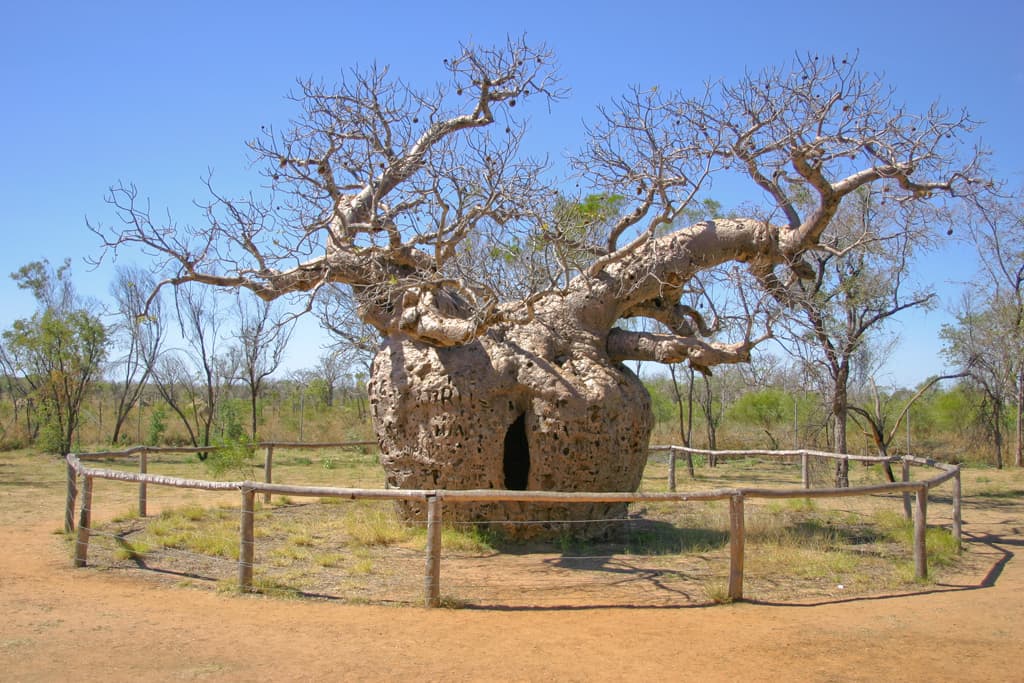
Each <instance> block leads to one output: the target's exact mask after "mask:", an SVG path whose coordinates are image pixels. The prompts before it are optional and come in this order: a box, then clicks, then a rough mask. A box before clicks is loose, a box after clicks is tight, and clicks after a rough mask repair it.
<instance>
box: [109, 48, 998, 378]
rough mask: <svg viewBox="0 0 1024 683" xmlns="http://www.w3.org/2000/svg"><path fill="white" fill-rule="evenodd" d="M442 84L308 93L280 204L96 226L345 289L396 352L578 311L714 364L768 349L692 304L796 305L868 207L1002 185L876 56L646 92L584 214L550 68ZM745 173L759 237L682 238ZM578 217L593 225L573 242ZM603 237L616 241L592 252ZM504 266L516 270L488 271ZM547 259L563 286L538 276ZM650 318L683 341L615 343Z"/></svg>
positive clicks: (267, 163)
mask: <svg viewBox="0 0 1024 683" xmlns="http://www.w3.org/2000/svg"><path fill="white" fill-rule="evenodd" d="M441 69H442V73H443V74H444V76H445V79H446V80H444V81H442V82H441V83H439V84H438V85H436V86H435V87H432V88H426V89H420V88H416V87H413V86H412V85H409V84H406V83H405V82H403V81H401V80H400V79H398V78H395V77H394V76H393V75H392V74H391V73H390V70H389V69H388V68H387V67H380V66H377V65H373V66H371V67H369V68H368V69H363V70H352V71H349V72H347V73H346V74H345V75H344V76H343V78H342V79H341V81H340V83H339V84H337V85H336V86H327V85H324V84H323V83H319V82H315V81H312V80H307V81H302V82H300V84H299V92H298V94H297V95H296V96H295V101H296V104H297V105H298V107H299V114H298V116H297V117H296V120H295V121H294V122H293V124H292V125H291V126H290V127H289V128H287V129H286V130H283V131H277V130H276V129H274V128H272V127H268V128H265V129H264V130H263V131H262V132H261V134H260V135H259V136H258V137H257V138H256V139H254V140H253V141H251V142H250V143H249V147H250V149H251V150H252V151H253V152H254V153H255V155H256V160H257V163H258V164H260V165H261V167H262V169H263V171H262V172H263V174H264V177H265V180H266V187H265V188H264V189H265V192H261V193H257V192H253V193H252V194H250V195H248V196H246V197H242V198H229V197H225V196H221V195H220V194H218V193H217V191H216V189H215V188H213V187H212V186H211V187H210V200H209V202H208V204H207V205H206V207H205V209H206V220H205V222H203V223H202V224H199V225H177V224H175V223H174V222H173V221H163V222H161V221H159V220H158V219H157V217H155V216H154V215H153V214H152V213H151V211H150V209H149V205H148V202H146V201H144V200H143V199H142V198H141V196H140V193H139V191H138V190H137V188H135V187H134V186H133V185H131V184H123V183H122V184H118V185H116V186H114V187H113V188H112V190H111V194H110V197H109V199H110V202H111V203H112V204H113V206H114V207H116V209H117V210H118V213H119V216H120V219H121V220H120V221H119V223H117V224H116V225H114V226H111V227H105V226H103V225H101V224H96V225H93V226H92V227H93V229H94V230H95V231H96V232H97V233H98V234H99V235H101V237H102V239H103V244H104V246H105V248H106V249H109V250H114V251H117V250H118V249H120V248H122V247H124V246H129V245H131V246H136V247H141V248H142V249H143V250H144V251H146V252H147V253H149V254H151V255H153V256H154V257H156V258H157V260H158V262H159V264H160V267H161V268H162V269H163V270H164V271H165V272H166V279H165V280H164V281H163V284H171V285H177V284H181V283H185V282H200V283H206V284H210V285H218V286H222V287H231V288H245V289H249V290H251V291H252V292H254V293H255V294H256V295H258V296H259V297H261V298H263V299H265V300H273V299H276V298H278V297H281V296H283V295H286V294H289V293H294V292H305V293H308V294H309V295H310V296H311V297H312V296H315V295H316V294H317V293H318V292H319V291H321V290H323V289H325V288H328V287H331V286H334V285H337V284H341V285H346V286H348V287H350V288H351V290H352V293H353V294H354V298H355V301H356V302H357V311H358V315H359V317H360V318H361V319H362V320H363V321H365V322H367V323H369V324H371V325H373V326H374V327H376V328H377V330H378V331H379V332H380V333H381V334H382V335H384V336H395V335H397V336H401V337H403V338H408V339H412V340H416V341H419V342H423V343H427V344H430V345H434V346H439V347H446V346H457V345H461V344H465V343H467V342H469V341H471V340H473V339H475V338H478V337H479V336H480V335H482V334H484V333H485V332H486V331H487V330H488V329H490V328H492V327H494V326H495V325H501V324H515V323H518V322H523V321H526V320H529V319H531V318H532V317H533V315H534V314H535V310H536V306H537V305H538V302H541V301H543V300H550V299H551V298H552V297H557V298H560V299H562V300H565V301H568V300H578V301H580V302H581V303H580V305H581V306H588V307H590V308H591V309H593V310H600V311H601V313H600V314H599V315H595V317H594V320H592V323H593V326H594V328H595V329H601V328H603V330H604V332H603V333H602V336H605V335H606V338H607V351H608V353H609V355H610V356H611V357H612V358H613V359H618V360H626V359H646V360H657V361H663V362H675V361H678V360H682V359H688V360H689V361H690V362H691V363H693V364H695V365H697V366H700V367H707V366H710V365H714V364H717V363H721V362H735V361H737V360H743V359H745V358H746V357H748V356H749V349H750V348H751V346H752V345H753V344H754V343H756V341H758V339H759V338H754V335H753V334H752V332H751V331H750V330H747V331H746V334H744V339H743V340H742V341H740V342H734V343H731V344H726V343H721V342H714V341H709V340H708V339H709V338H710V337H712V336H713V335H714V334H715V332H716V331H717V330H716V328H715V325H714V324H713V321H711V322H708V321H705V320H704V319H703V317H702V316H701V315H700V314H699V313H698V312H697V311H696V310H694V309H693V308H692V307H690V306H686V305H683V304H681V303H679V300H680V297H681V296H682V295H683V294H684V293H685V292H686V289H687V287H688V285H689V283H690V282H691V281H692V280H693V278H694V277H695V276H696V275H697V274H698V273H700V272H702V271H705V270H707V269H709V268H713V267H715V266H717V265H719V264H722V263H727V262H737V263H741V264H745V265H746V267H747V268H748V269H749V271H750V272H751V274H752V275H753V276H754V277H755V278H756V279H757V281H758V282H759V283H760V284H761V286H762V287H763V289H764V291H766V292H768V293H770V294H772V295H774V296H779V297H781V295H782V294H783V290H784V289H785V288H786V287H787V285H788V284H789V283H791V282H792V280H793V278H794V277H807V276H810V275H811V274H812V273H813V269H811V268H810V267H809V266H808V265H807V263H806V262H805V261H804V258H803V257H804V254H805V253H806V252H808V251H809V250H826V251H828V250H830V249H831V247H830V246H829V245H828V244H827V243H826V242H825V241H823V240H822V236H823V234H824V233H825V231H826V229H827V228H828V226H829V225H830V222H831V221H832V219H833V217H834V216H835V215H836V213H837V211H838V209H839V206H840V203H841V202H842V200H843V199H844V198H845V197H847V196H849V195H850V194H851V193H854V192H856V191H857V190H859V189H860V188H863V187H865V186H868V185H874V186H877V188H878V192H879V193H880V194H881V195H882V196H884V197H885V200H886V201H889V202H892V204H893V206H894V207H897V208H903V207H905V208H907V209H908V210H909V209H910V207H917V208H916V209H915V210H917V211H922V210H924V209H923V208H922V207H927V208H928V210H936V211H937V210H940V209H941V206H942V198H943V197H945V198H956V197H959V196H964V195H969V194H972V193H974V192H975V191H976V190H977V189H978V188H979V187H982V186H983V185H984V184H985V183H986V182H987V179H986V177H985V171H984V168H983V161H984V158H985V153H984V151H983V150H981V149H979V148H977V147H975V146H973V144H972V141H971V134H972V133H973V131H974V129H975V123H974V121H973V120H972V119H971V118H970V116H969V115H968V114H967V113H966V112H961V111H950V110H946V109H944V108H942V107H940V106H938V105H934V106H932V107H931V108H929V109H928V110H926V111H924V112H918V113H915V112H911V111H908V110H906V109H905V108H904V107H902V106H901V105H900V104H899V103H898V101H897V100H896V99H895V97H894V95H893V92H892V90H891V89H890V88H889V86H888V85H886V84H885V83H884V81H883V80H882V79H881V78H879V77H878V76H876V75H874V74H869V73H864V72H862V71H859V70H858V69H857V66H856V59H855V58H843V57H823V56H816V55H807V56H804V57H798V58H796V59H794V61H793V63H792V64H791V65H789V66H787V67H785V68H781V67H780V68H767V69H765V70H763V71H760V72H757V73H751V74H748V75H747V76H745V77H744V78H742V79H740V80H739V81H738V82H736V83H715V84H711V85H708V86H707V87H705V88H704V89H702V90H700V91H698V92H697V93H696V94H686V93H684V92H683V91H679V90H672V89H668V88H663V87H653V86H651V87H634V88H632V89H630V90H629V91H628V92H627V93H626V94H625V95H623V96H622V97H620V98H618V99H616V100H614V101H612V102H610V103H608V104H606V105H604V106H601V107H599V108H598V109H597V113H596V118H595V120H594V121H593V122H591V123H589V124H588V125H587V128H586V133H587V139H588V142H587V143H586V145H585V146H584V148H583V149H582V150H580V151H579V152H578V153H577V154H576V155H575V156H573V158H572V159H571V160H570V162H571V166H572V168H573V169H574V172H575V175H576V182H577V183H578V185H579V187H580V193H581V195H580V197H579V198H573V197H571V196H569V195H567V194H566V192H565V187H566V186H568V185H569V183H568V182H566V180H565V179H563V178H553V177H551V174H550V173H547V172H546V171H547V169H546V165H545V163H544V162H542V161H541V160H537V159H532V158H530V157H528V156H526V155H524V154H522V153H521V146H522V141H523V139H524V136H525V135H527V133H528V124H529V118H528V112H529V110H530V108H531V107H534V106H537V105H540V106H542V107H543V106H552V105H555V104H556V103H557V102H558V101H559V100H560V99H563V98H564V97H566V96H567V95H568V92H567V90H565V89H564V88H563V87H562V84H561V75H560V72H559V68H558V66H557V62H556V59H555V55H554V54H553V53H552V51H551V50H550V49H548V48H547V47H546V46H544V45H542V44H530V43H528V42H526V40H525V39H509V40H508V42H507V43H506V44H505V45H499V46H495V47H482V46H477V45H472V44H470V45H464V46H462V48H461V49H460V51H459V52H458V53H457V54H456V55H455V56H453V57H451V58H449V59H445V60H444V61H443V62H442V67H441ZM723 175H732V176H735V175H739V176H742V177H745V178H746V179H747V180H748V181H749V182H751V183H753V184H754V185H755V186H756V187H757V188H758V189H759V190H760V191H761V192H762V193H763V196H764V197H766V198H767V201H766V202H764V203H763V204H762V205H761V206H758V207H754V208H753V209H752V210H751V211H750V212H749V215H747V216H744V217H738V218H729V219H716V220H708V221H702V222H699V223H696V224H694V225H692V226H684V225H681V221H682V220H684V219H685V217H686V216H687V215H688V213H687V212H688V211H692V209H693V206H694V204H695V203H696V202H699V201H701V199H702V196H701V193H702V192H704V191H706V190H707V189H708V188H709V187H710V184H711V182H712V181H713V180H714V179H715V178H718V177H720V176H723ZM567 196H568V197H569V199H570V200H571V201H573V202H576V204H577V205H578V206H579V207H581V210H580V211H577V212H576V213H575V215H574V216H572V220H573V221H576V223H575V224H574V227H572V229H565V227H564V226H566V225H567V223H566V220H565V211H564V209H565V204H564V198H565V197H567ZM587 196H600V197H605V198H616V199H615V208H616V214H615V215H614V216H608V215H606V214H605V213H604V212H603V211H591V210H589V209H588V208H587V207H588V205H587V203H586V199H585V198H586V197H587ZM591 208H593V207H591ZM560 211H561V216H559V215H558V214H559V212H560ZM579 221H589V222H588V223H587V227H588V229H587V230H582V231H581V230H580V227H579ZM666 227H667V228H671V231H670V232H669V233H668V234H667V235H664V236H661V237H659V236H658V235H659V234H660V233H663V232H664V230H665V228H666ZM598 228H600V230H598ZM581 232H582V233H584V234H586V235H587V236H588V237H589V238H592V237H593V235H594V234H600V236H601V239H600V240H594V239H588V240H586V244H585V245H581V244H580V239H579V238H580V234H581ZM482 245H484V246H486V247H487V249H486V250H485V251H484V252H483V253H484V254H485V256H492V255H493V254H494V253H495V251H494V250H495V249H499V250H501V251H502V253H503V254H504V255H505V256H506V257H505V258H486V257H485V258H481V257H480V254H481V246H482ZM524 245H531V248H530V249H523V248H522V247H523V246H524ZM584 247H585V249H584ZM581 250H582V251H581ZM543 253H548V254H550V255H551V257H550V258H544V259H539V258H537V255H538V254H543ZM581 253H585V254H586V256H587V258H586V262H585V263H582V264H581V263H580V259H579V256H580V254H581ZM565 254H572V255H573V258H571V259H567V258H565ZM509 255H511V257H509ZM560 255H561V256H560ZM541 261H543V266H544V268H546V269H547V271H546V272H547V273H548V276H547V277H538V276H537V268H538V267H539V265H538V264H539V263H540V262H541ZM552 264H554V265H553V267H554V269H555V270H556V271H558V270H559V269H560V270H561V271H562V272H561V276H559V274H558V273H557V272H556V273H555V275H554V276H553V277H552V276H551V273H550V269H551V268H552ZM496 274H500V275H502V277H500V278H496V277H495V275H496ZM496 282H500V283H503V284H501V285H498V284H496ZM513 283H514V286H513ZM309 306H310V307H311V306H312V303H310V304H309ZM629 317H643V318H649V319H652V320H654V321H657V322H659V323H661V324H662V325H663V326H664V329H665V330H667V332H663V333H646V332H643V333H641V332H633V333H630V332H625V331H619V332H616V331H614V330H612V328H613V327H614V325H615V323H616V321H618V320H621V319H623V318H629Z"/></svg>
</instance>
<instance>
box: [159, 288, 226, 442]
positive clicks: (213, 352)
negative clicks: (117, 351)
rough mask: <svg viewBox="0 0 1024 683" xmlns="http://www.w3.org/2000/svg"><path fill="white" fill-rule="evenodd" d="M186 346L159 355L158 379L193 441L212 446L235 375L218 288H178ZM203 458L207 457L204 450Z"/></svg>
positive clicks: (179, 315)
mask: <svg viewBox="0 0 1024 683" xmlns="http://www.w3.org/2000/svg"><path fill="white" fill-rule="evenodd" d="M174 294H175V299H174V311H175V314H176V316H177V319H178V326H179V332H180V333H181V339H182V346H181V347H180V348H175V349H168V350H167V351H165V352H164V353H163V354H161V356H160V357H159V359H158V361H157V364H156V367H155V369H154V371H153V379H154V382H155V384H156V386H157V390H158V391H159V393H160V396H161V397H162V398H163V399H164V401H165V402H166V403H167V405H168V406H170V408H171V410H172V411H173V412H174V413H175V414H176V415H177V416H178V418H179V419H180V420H181V423H182V425H183V426H184V427H185V430H186V431H187V432H188V435H189V440H190V441H191V442H192V445H193V446H209V445H210V444H211V439H212V436H213V426H214V422H215V420H216V418H217V409H218V407H219V405H220V403H221V400H222V399H223V398H224V395H225V392H226V390H227V389H228V388H229V386H230V382H231V379H232V378H233V377H235V376H236V372H235V368H234V367H233V364H232V359H231V358H230V354H229V353H228V352H227V350H226V349H225V348H224V345H225V341H224V333H223V330H222V326H223V324H224V318H225V313H224V311H223V310H222V307H221V305H220V304H219V303H218V299H217V297H216V296H215V292H213V291H212V290H206V289H203V288H197V287H194V286H183V287H178V288H176V289H175V290H174ZM200 459H205V455H201V456H200Z"/></svg>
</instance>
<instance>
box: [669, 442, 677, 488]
mask: <svg viewBox="0 0 1024 683" xmlns="http://www.w3.org/2000/svg"><path fill="white" fill-rule="evenodd" d="M668 490H669V491H671V492H672V493H675V492H676V450H675V449H674V448H672V447H671V446H669V448H668Z"/></svg>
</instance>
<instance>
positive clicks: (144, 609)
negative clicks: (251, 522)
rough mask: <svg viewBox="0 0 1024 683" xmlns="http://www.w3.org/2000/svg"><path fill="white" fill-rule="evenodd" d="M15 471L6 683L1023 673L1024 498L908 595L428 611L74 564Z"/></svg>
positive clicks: (1001, 676)
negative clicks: (274, 594) (278, 596)
mask: <svg viewBox="0 0 1024 683" xmlns="http://www.w3.org/2000/svg"><path fill="white" fill-rule="evenodd" d="M4 476H5V475H4V468H2V467H0V613H2V614H3V620H2V623H0V679H2V680H5V681H36V680H43V681H52V680H67V679H69V678H74V679H75V680H86V681H87V680H107V681H111V680H115V681H118V680H130V679H135V680H139V679H144V680H167V681H171V680H194V679H201V680H236V681H237V680H257V679H259V680H288V679H290V680H395V679H414V678H415V679H425V680H445V681H461V680H470V681H475V680H512V681H518V680H558V681H593V680H627V679H629V680H666V679H672V680H702V681H708V680H730V681H734V680H741V679H746V680H755V681H760V680H771V679H776V678H780V677H785V678H786V679H788V680H797V681H804V680H808V681H860V680H863V681H879V680H895V679H900V680H903V681H926V680H927V681H946V680H950V681H952V680H971V681H1011V680H1024V666H1022V665H1021V663H1020V656H1019V647H1020V641H1021V633H1020V630H1021V629H1022V627H1024V621H1022V615H1024V569H1022V567H1021V565H1020V561H1019V560H1018V558H1016V557H1015V553H1016V552H1017V549H1018V548H1019V547H1020V546H1021V545H1022V544H1024V504H1020V503H1018V504H1014V505H1006V504H993V503H992V501H985V500H981V501H977V500H973V499H970V498H968V500H967V504H966V508H965V514H964V516H965V532H966V534H967V539H966V540H967V544H968V557H969V561H968V563H967V565H968V567H969V569H968V570H967V571H966V572H965V573H963V574H962V575H958V576H956V577H955V578H953V579H952V580H947V581H945V582H943V583H941V584H937V585H931V586H927V587H925V588H924V589H922V590H921V591H919V592H917V593H914V594H911V595H900V596H883V597H877V596H876V597H871V598H861V599H852V600H826V601H822V602H819V603H816V604H810V605H808V604H796V603H792V604H751V603H742V604H736V605H727V606H715V607H689V608H687V607H684V608H671V609H658V608H617V609H587V608H584V609H566V608H561V609H528V608H527V609H509V610H483V609H460V610H447V609H441V610H426V609H420V608H394V607H367V606H349V605H339V604H335V603H326V602H310V601H296V600H275V599H269V598H263V597H238V596H232V595H225V594H218V593H215V592H211V591H203V590H195V589H188V588H178V587H173V586H167V585H162V584H158V583H154V582H151V581H140V580H138V579H137V578H132V577H129V576H124V575H122V574H119V573H116V572H103V571H98V570H95V569H81V570H76V569H73V568H72V567H71V566H70V562H69V559H68V556H67V552H66V548H65V546H64V544H63V541H62V540H61V538H60V536H59V535H56V534H55V533H54V532H55V531H56V530H57V529H58V528H59V526H60V525H61V522H62V512H61V510H62V496H63V492H62V491H61V489H60V486H59V484H55V482H54V481H52V480H46V481H42V480H41V481H39V482H32V481H16V482H15V481H10V480H8V481H4ZM1017 500H1019V498H1018V499H1017Z"/></svg>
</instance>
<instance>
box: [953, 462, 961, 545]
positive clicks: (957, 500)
mask: <svg viewBox="0 0 1024 683" xmlns="http://www.w3.org/2000/svg"><path fill="white" fill-rule="evenodd" d="M953 540H955V541H956V550H957V552H960V551H962V550H963V504H962V497H961V493H960V469H959V468H957V471H956V476H955V477H953Z"/></svg>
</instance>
